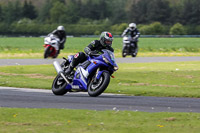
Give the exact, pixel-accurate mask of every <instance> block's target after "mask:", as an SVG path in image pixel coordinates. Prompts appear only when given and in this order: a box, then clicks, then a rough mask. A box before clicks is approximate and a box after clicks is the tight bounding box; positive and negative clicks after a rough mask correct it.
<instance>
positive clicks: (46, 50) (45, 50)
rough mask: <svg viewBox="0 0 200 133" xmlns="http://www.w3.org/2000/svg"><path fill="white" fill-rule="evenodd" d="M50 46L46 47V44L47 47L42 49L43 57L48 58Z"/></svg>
mask: <svg viewBox="0 0 200 133" xmlns="http://www.w3.org/2000/svg"><path fill="white" fill-rule="evenodd" d="M50 48H51V47H48V46H47V47H46V48H45V49H44V59H46V58H48V57H49V55H50V54H51V50H50Z"/></svg>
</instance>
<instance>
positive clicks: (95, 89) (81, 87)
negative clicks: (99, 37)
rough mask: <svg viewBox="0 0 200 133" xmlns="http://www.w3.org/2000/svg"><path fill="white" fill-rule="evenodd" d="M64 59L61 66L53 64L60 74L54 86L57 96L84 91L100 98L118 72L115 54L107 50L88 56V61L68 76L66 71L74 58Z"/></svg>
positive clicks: (55, 62) (53, 89)
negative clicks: (114, 74)
mask: <svg viewBox="0 0 200 133" xmlns="http://www.w3.org/2000/svg"><path fill="white" fill-rule="evenodd" d="M63 59H65V60H64V62H63V63H61V65H60V64H59V63H58V62H57V61H54V63H53V64H54V67H55V69H56V71H57V73H58V75H57V76H56V78H55V79H54V81H53V84H52V92H53V93H54V94H55V95H64V94H66V93H67V92H79V91H83V92H88V94H89V95H90V96H92V97H96V96H99V95H100V94H101V93H103V92H104V91H105V89H106V88H107V87H108V85H109V82H110V77H112V74H113V73H114V72H115V71H117V70H118V66H117V64H116V62H115V57H114V54H113V52H111V51H109V50H107V49H104V50H102V54H92V55H90V56H88V59H87V60H86V61H85V62H83V63H80V64H79V65H78V66H77V67H76V70H73V71H72V72H71V74H70V75H68V76H66V75H65V71H66V69H67V68H68V67H69V64H70V62H71V61H72V59H73V56H72V55H70V56H68V59H66V58H63Z"/></svg>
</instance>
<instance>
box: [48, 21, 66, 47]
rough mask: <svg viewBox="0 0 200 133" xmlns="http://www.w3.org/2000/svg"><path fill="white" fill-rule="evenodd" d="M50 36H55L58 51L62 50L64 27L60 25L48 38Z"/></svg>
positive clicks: (64, 37)
mask: <svg viewBox="0 0 200 133" xmlns="http://www.w3.org/2000/svg"><path fill="white" fill-rule="evenodd" d="M50 35H55V36H57V37H58V38H59V39H60V43H59V49H64V44H65V41H66V32H65V28H64V26H62V25H60V26H58V27H57V29H56V30H54V31H53V32H51V33H49V34H48V36H50Z"/></svg>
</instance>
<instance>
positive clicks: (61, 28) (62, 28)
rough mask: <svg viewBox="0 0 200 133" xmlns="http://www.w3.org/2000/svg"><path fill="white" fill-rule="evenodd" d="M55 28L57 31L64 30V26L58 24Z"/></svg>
mask: <svg viewBox="0 0 200 133" xmlns="http://www.w3.org/2000/svg"><path fill="white" fill-rule="evenodd" d="M57 30H59V31H65V28H64V26H62V25H60V26H58V27H57Z"/></svg>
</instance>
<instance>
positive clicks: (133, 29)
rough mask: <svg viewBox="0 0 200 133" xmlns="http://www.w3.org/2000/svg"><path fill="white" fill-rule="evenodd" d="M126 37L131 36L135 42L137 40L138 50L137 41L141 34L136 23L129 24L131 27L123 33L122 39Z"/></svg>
mask: <svg viewBox="0 0 200 133" xmlns="http://www.w3.org/2000/svg"><path fill="white" fill-rule="evenodd" d="M126 35H130V36H131V37H132V38H133V40H135V47H136V48H137V47H138V46H137V41H138V38H139V37H140V32H139V30H138V29H137V27H136V24H135V23H130V24H129V27H127V28H126V29H125V30H124V32H123V33H122V35H121V36H122V37H124V36H126Z"/></svg>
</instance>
